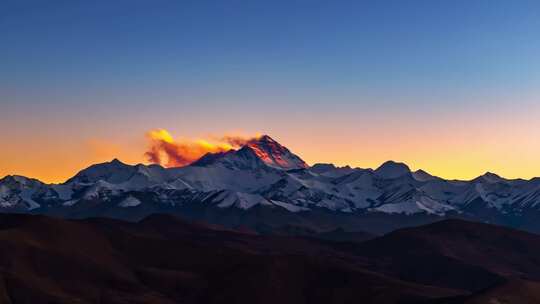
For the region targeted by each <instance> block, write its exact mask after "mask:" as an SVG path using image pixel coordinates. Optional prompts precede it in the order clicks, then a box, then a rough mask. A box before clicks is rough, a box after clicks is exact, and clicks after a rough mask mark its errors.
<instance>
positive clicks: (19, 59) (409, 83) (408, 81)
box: [0, 0, 540, 160]
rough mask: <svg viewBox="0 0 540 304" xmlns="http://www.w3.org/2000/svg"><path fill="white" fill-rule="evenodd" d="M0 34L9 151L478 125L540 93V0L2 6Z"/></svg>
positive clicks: (0, 90)
mask: <svg viewBox="0 0 540 304" xmlns="http://www.w3.org/2000/svg"><path fill="white" fill-rule="evenodd" d="M0 36H1V37H2V46H1V47H0V66H1V67H2V68H1V69H0V107H1V108H0V109H2V111H0V118H1V119H0V121H3V122H0V127H3V128H6V127H8V125H13V123H16V124H20V125H21V126H22V125H25V126H32V128H33V129H31V128H29V127H27V128H21V129H20V130H19V131H16V132H15V133H16V134H15V135H13V134H12V135H9V134H8V135H6V134H4V135H3V138H0V139H4V140H5V141H13V140H12V139H13V138H6V137H9V136H12V137H32V136H35V133H36V131H35V130H36V128H40V129H41V130H40V131H39V132H38V133H39V134H41V135H42V136H47V135H50V134H61V135H62V136H69V137H74V136H75V134H77V135H78V136H81V137H83V138H89V137H110V138H112V139H111V140H114V141H117V140H120V138H129V137H133V138H140V137H141V133H144V130H148V129H151V128H156V127H164V128H167V129H169V130H171V131H172V133H175V134H180V135H186V136H196V135H199V134H201V133H219V132H226V131H228V130H244V131H246V132H264V133H272V134H274V135H275V136H277V137H281V138H285V139H287V138H289V137H290V138H291V139H290V140H291V141H293V140H292V139H293V138H294V141H293V142H294V143H296V142H297V141H296V140H297V138H301V137H305V138H309V136H308V135H309V134H306V133H309V132H317V133H318V134H321V133H324V134H327V135H326V136H327V137H331V136H336V135H332V134H336V133H337V132H340V133H344V134H347V138H350V137H351V136H353V135H354V134H359V133H365V132H369V136H367V135H366V138H377V137H378V136H379V137H381V136H382V137H384V136H385V135H384V134H390V133H392V131H395V132H397V133H399V132H398V131H401V129H402V128H405V129H407V128H409V129H410V130H409V131H408V133H405V135H407V136H411V134H418V132H419V131H418V130H422V128H423V127H425V126H419V125H415V123H414V122H411V121H419V120H425V121H426V122H428V123H431V124H432V125H435V128H439V129H441V130H445V131H446V130H448V129H449V128H450V126H448V125H444V124H443V122H446V121H449V120H448V119H447V117H455V118H456V119H457V120H458V121H459V120H462V121H464V123H466V124H467V123H468V124H470V125H471V128H473V129H474V128H477V127H478V126H477V123H476V120H480V121H482V127H483V128H485V129H489V128H490V127H492V126H493V127H495V126H496V125H498V123H496V122H497V121H496V119H495V118H494V117H500V116H501V115H502V116H504V113H514V112H515V111H516V109H519V111H517V112H516V113H514V114H512V115H517V116H519V115H528V114H530V113H536V112H534V111H536V110H531V109H536V108H534V107H535V105H536V104H537V102H536V101H537V100H538V99H537V96H538V87H539V86H538V85H539V84H540V56H538V54H540V2H538V1H427V0H426V1H165V0H163V1H140V0H131V1H68V0H66V1H56V0H48V1H25V0H18V1H12V0H7V1H6V0H4V1H2V2H1V3H0ZM531 111H532V112H531ZM471 113H472V114H471ZM486 113H487V114H486ZM501 113H502V114H501ZM517 116H516V117H517ZM405 118H409V120H407V119H405ZM396 119H403V122H401V123H396V122H395V121H396ZM96 121H99V124H96ZM441 121H443V122H441ZM323 122H324V123H323ZM373 122H375V123H378V124H381V125H384V126H385V127H384V128H386V129H384V128H383V129H384V132H386V133H384V134H382V135H381V134H379V133H377V132H378V131H377V128H374V127H373V124H372V123H373ZM512 123H514V124H516V125H518V127H519V128H518V129H520V130H521V129H531V125H530V124H522V123H520V120H519V119H517V118H516V119H515V120H508V121H507V124H512ZM127 124H131V126H130V128H126V125H127ZM323 124H328V125H332V126H333V127H332V128H330V130H329V131H325V130H327V129H328V126H324V125H323ZM325 128H326V129H325ZM388 128H390V129H389V130H388ZM392 128H394V129H392ZM26 129H28V130H26ZM127 129H129V130H127ZM128 132H131V134H128ZM325 132H326V133H325ZM111 134H112V135H111ZM290 134H294V136H293V135H290ZM344 136H345V135H344ZM456 136H457V135H456ZM493 136H495V135H493ZM373 144H374V145H377V144H380V143H377V142H374V143H373ZM509 144H510V142H509ZM306 145H307V144H306ZM298 146H299V147H302V146H303V145H302V144H298ZM395 149H396V150H399V149H401V148H399V147H396V148H395ZM526 149H529V150H528V151H531V149H533V148H532V147H528V148H527V147H526ZM357 152H358V153H360V152H361V151H357ZM411 153H412V152H411ZM385 156H391V155H385ZM350 157H351V158H352V156H350ZM342 158H343V157H341V158H340V159H342ZM347 159H349V158H347ZM329 160H331V159H330V158H329Z"/></svg>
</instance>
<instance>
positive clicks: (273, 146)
mask: <svg viewBox="0 0 540 304" xmlns="http://www.w3.org/2000/svg"><path fill="white" fill-rule="evenodd" d="M244 148H249V149H251V150H252V151H253V152H254V153H255V155H256V156H257V157H258V158H259V159H260V160H262V161H263V162H264V163H265V164H266V165H267V166H269V167H273V168H279V169H287V170H288V169H300V168H307V167H309V166H308V165H307V164H306V163H305V162H304V161H303V160H302V159H301V158H300V157H298V156H297V155H295V154H293V153H292V152H291V151H289V149H287V148H286V147H284V146H282V145H281V144H280V143H278V142H277V141H275V140H274V139H273V138H271V137H270V136H268V135H263V136H261V137H258V138H256V139H254V140H252V141H250V142H248V143H247V144H246V145H245V146H244ZM244 148H243V149H244Z"/></svg>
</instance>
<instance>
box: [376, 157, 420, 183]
mask: <svg viewBox="0 0 540 304" xmlns="http://www.w3.org/2000/svg"><path fill="white" fill-rule="evenodd" d="M410 173H411V169H409V166H407V165H406V164H404V163H399V162H395V161H392V160H389V161H387V162H385V163H384V164H382V165H381V166H380V167H379V168H377V169H376V170H375V175H377V176H378V177H381V178H385V179H392V178H398V177H401V176H404V175H406V174H410Z"/></svg>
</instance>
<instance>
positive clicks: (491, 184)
mask: <svg viewBox="0 0 540 304" xmlns="http://www.w3.org/2000/svg"><path fill="white" fill-rule="evenodd" d="M254 207H261V208H262V209H261V210H265V209H268V208H270V209H275V210H274V211H269V212H266V211H264V212H263V213H264V214H271V215H265V216H270V217H272V219H271V220H270V221H269V222H268V223H270V224H273V223H279V224H283V225H287V224H290V223H287V222H282V218H290V220H291V221H308V222H309V225H311V226H313V225H315V226H317V225H319V224H320V225H323V224H322V223H317V222H318V221H319V222H320V221H321V215H320V214H324V213H329V214H331V215H332V216H333V217H334V218H335V222H336V223H335V225H334V226H328V223H330V222H332V220H324V225H323V226H324V227H325V228H328V230H331V229H337V228H347V229H349V230H350V229H356V228H355V227H357V225H356V224H354V223H353V222H354V220H347V221H346V222H347V223H349V224H343V225H344V226H340V225H341V224H338V222H340V221H342V219H343V218H349V215H351V216H352V217H355V218H356V221H360V222H361V221H364V220H366V221H370V220H367V219H370V218H373V217H378V215H379V214H380V215H381V216H387V217H388V218H397V217H399V218H401V219H400V220H399V221H398V222H403V223H407V224H403V225H410V224H411V222H410V218H411V217H413V216H414V217H413V218H423V220H421V221H419V222H416V224H422V223H428V222H431V221H434V220H437V219H444V218H448V217H458V218H468V219H473V220H477V221H481V222H491V223H497V224H502V225H508V226H512V227H517V228H521V229H525V230H530V231H540V225H539V224H535V221H534V218H535V217H536V216H538V215H539V214H540V179H539V178H536V179H531V180H520V179H505V178H502V177H500V176H498V175H496V174H494V173H490V172H487V173H486V174H484V175H481V176H479V177H477V178H475V179H472V180H469V181H460V180H445V179H443V178H440V177H437V176H433V175H431V174H429V173H427V172H425V171H423V170H417V171H414V172H413V171H411V170H410V168H409V167H408V166H407V165H406V164H404V163H399V162H395V161H387V162H385V163H383V164H382V165H381V166H379V167H378V168H376V169H361V168H351V167H348V166H346V167H336V166H335V165H333V164H315V165H313V166H308V165H307V164H306V163H305V162H304V161H303V160H302V159H301V158H300V157H298V156H297V155H296V154H294V153H293V152H291V151H290V150H289V149H287V148H286V147H284V146H282V145H281V144H279V143H278V142H277V141H275V140H273V139H272V138H271V137H269V136H267V135H263V136H261V137H258V138H257V139H254V140H252V141H249V142H248V143H246V144H245V145H244V146H243V147H241V148H240V149H238V150H230V151H227V152H221V153H216V154H206V155H204V156H202V157H201V158H200V159H199V160H197V161H195V162H194V163H192V164H191V165H188V166H184V167H177V168H164V167H161V166H159V165H143V164H137V165H128V164H125V163H123V162H121V161H120V160H118V159H113V160H112V161H110V162H105V163H100V164H95V165H92V166H89V167H88V168H86V169H83V170H81V171H80V172H78V173H77V174H76V175H74V176H73V177H72V178H70V179H68V180H67V181H66V182H65V183H62V184H45V183H41V182H39V181H38V180H33V179H29V178H26V177H13V176H7V177H5V178H3V179H1V180H0V212H20V213H40V214H54V215H60V216H66V217H78V218H84V217H88V216H96V215H101V216H109V217H121V218H124V219H130V218H131V219H133V220H137V219H140V218H141V217H144V216H145V215H148V214H151V213H154V212H163V211H165V212H171V213H178V214H179V213H184V214H187V216H188V217H195V215H194V214H195V213H196V214H198V215H197V216H199V217H200V219H202V220H208V221H210V222H219V223H221V224H224V220H223V218H224V217H223V216H224V215H223V214H225V213H228V211H227V212H225V210H229V209H230V211H231V212H232V213H235V214H236V215H235V216H234V217H232V218H236V219H235V220H234V222H235V223H236V224H238V225H242V224H245V223H241V221H244V222H246V223H249V225H250V226H252V227H253V226H256V225H257V220H256V219H250V218H249V217H251V216H256V215H255V213H256V212H247V213H246V211H248V210H250V209H252V208H254ZM202 209H204V210H206V211H205V213H201V212H202V211H196V212H195V210H202ZM259 209H260V208H259ZM253 210H256V209H253ZM257 210H258V209H257ZM276 210H277V211H276ZM233 211H234V212H233ZM252 213H253V215H251V214H252ZM286 213H292V214H294V215H293V216H292V217H291V216H289V215H286ZM248 214H250V215H249V216H247V215H248ZM277 214H279V216H278V215H277ZM231 216H232V215H227V216H226V218H230V219H231V221H232V218H231ZM274 217H275V218H274ZM323 217H324V218H327V216H326V215H324V216H323ZM293 218H294V220H293ZM338 218H339V219H340V220H337V219H338ZM240 219H242V220H240ZM259 220H260V221H262V222H265V221H264V220H262V219H261V218H259ZM413 222H414V221H413ZM225 224H226V223H225ZM231 225H232V224H231ZM306 225H307V224H306ZM347 225H348V226H347ZM362 227H364V226H362ZM398 227H401V226H400V225H398ZM368 232H376V233H380V232H381V230H380V229H379V228H377V229H376V230H375V229H374V230H373V231H368Z"/></svg>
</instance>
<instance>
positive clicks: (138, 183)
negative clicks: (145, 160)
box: [66, 159, 170, 189]
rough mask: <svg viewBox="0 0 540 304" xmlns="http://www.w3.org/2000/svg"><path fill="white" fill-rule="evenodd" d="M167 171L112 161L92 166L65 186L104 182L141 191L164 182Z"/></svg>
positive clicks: (167, 178)
mask: <svg viewBox="0 0 540 304" xmlns="http://www.w3.org/2000/svg"><path fill="white" fill-rule="evenodd" d="M169 179H170V176H169V173H168V171H167V170H166V169H165V168H163V167H161V166H157V165H150V166H145V165H141V164H139V165H135V166H130V165H127V164H124V163H122V162H121V161H119V160H117V159H114V160H113V161H111V162H108V163H102V164H96V165H92V166H90V167H88V168H86V169H84V170H82V171H80V172H79V173H77V175H75V176H74V177H73V178H71V179H69V180H68V181H67V182H66V184H91V183H96V182H98V181H105V182H107V183H109V184H114V185H118V186H119V187H120V188H125V189H142V188H146V187H150V186H152V185H157V184H161V183H164V182H166V181H167V180H169Z"/></svg>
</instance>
